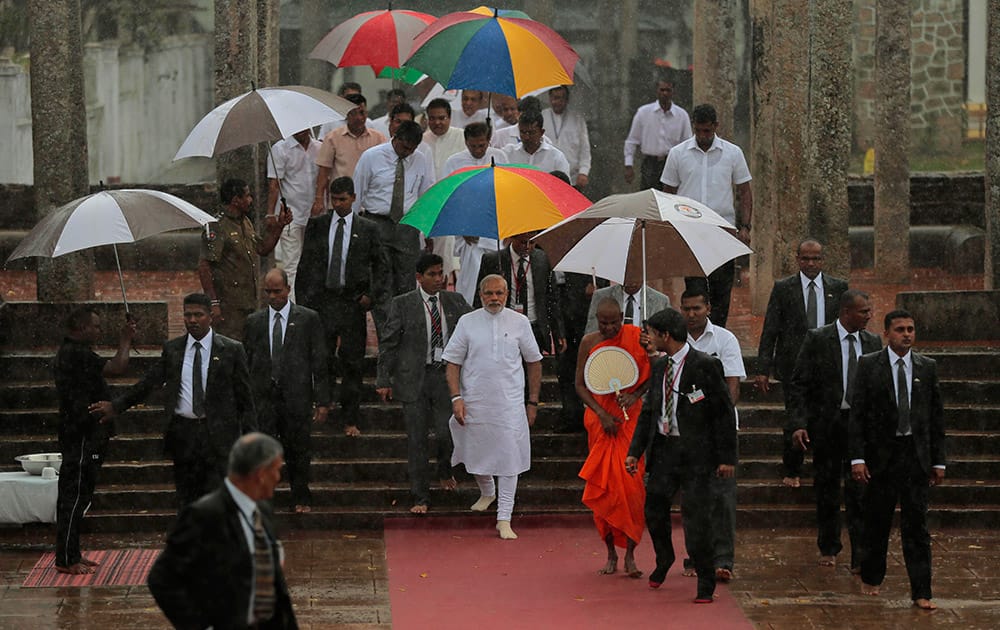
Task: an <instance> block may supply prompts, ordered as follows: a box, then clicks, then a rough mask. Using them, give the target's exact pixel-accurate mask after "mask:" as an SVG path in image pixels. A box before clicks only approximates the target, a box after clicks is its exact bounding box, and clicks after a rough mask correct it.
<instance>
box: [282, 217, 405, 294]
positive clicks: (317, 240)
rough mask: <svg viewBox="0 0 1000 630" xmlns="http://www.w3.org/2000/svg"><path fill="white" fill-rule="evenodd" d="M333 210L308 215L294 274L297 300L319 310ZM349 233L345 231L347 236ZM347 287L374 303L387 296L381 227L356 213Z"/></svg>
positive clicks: (386, 272) (385, 265)
mask: <svg viewBox="0 0 1000 630" xmlns="http://www.w3.org/2000/svg"><path fill="white" fill-rule="evenodd" d="M335 218H339V217H337V216H336V213H334V212H327V213H326V214H324V215H321V216H318V217H313V218H311V219H309V223H308V224H306V231H305V234H304V235H303V237H302V257H301V258H300V259H299V267H298V271H297V272H296V275H295V296H296V299H297V300H298V303H299V304H301V305H302V306H307V307H309V308H311V309H313V310H316V311H318V310H320V307H321V305H322V299H323V294H324V292H325V291H326V273H327V269H328V267H329V265H330V224H331V223H332V222H333V220H334V219H335ZM346 237H347V235H346V234H345V240H346ZM344 277H345V285H344V288H345V290H346V291H347V292H348V293H349V294H350V295H353V296H354V297H355V298H359V297H361V296H362V295H367V296H368V297H370V298H371V300H372V302H373V304H381V303H383V302H385V301H386V300H388V296H389V287H390V286H391V282H390V279H389V261H388V258H387V257H386V252H385V248H384V246H383V244H382V241H381V239H379V236H378V228H377V227H376V226H375V224H374V223H372V222H371V221H370V220H368V219H365V218H363V217H359V216H357V215H355V216H354V218H353V221H352V223H351V234H350V245H349V246H348V248H347V265H346V269H345V271H344Z"/></svg>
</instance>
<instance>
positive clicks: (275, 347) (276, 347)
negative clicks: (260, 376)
mask: <svg viewBox="0 0 1000 630" xmlns="http://www.w3.org/2000/svg"><path fill="white" fill-rule="evenodd" d="M283 344H284V335H282V334H281V313H275V314H274V328H273V329H272V330H271V379H272V380H278V375H279V374H281V348H282V345H283Z"/></svg>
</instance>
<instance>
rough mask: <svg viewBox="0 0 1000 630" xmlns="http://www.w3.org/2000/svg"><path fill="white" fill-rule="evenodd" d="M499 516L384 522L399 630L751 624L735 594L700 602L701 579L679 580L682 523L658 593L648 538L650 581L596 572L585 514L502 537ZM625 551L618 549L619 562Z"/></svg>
mask: <svg viewBox="0 0 1000 630" xmlns="http://www.w3.org/2000/svg"><path fill="white" fill-rule="evenodd" d="M494 525H495V521H493V519H491V518H475V517H470V518H434V517H428V518H400V519H386V522H385V546H386V555H387V556H388V568H389V591H390V599H391V603H392V627H393V628H394V630H407V629H408V628H414V629H420V630H424V629H426V628H435V629H436V630H446V629H450V628H456V629H458V628H461V629H468V628H473V629H474V630H489V629H492V628H503V629H510V630H513V629H517V630H528V629H533V628H546V629H550V628H574V629H575V628H601V629H604V630H606V629H607V628H641V627H646V626H650V625H651V624H652V626H660V627H669V628H683V629H685V630H687V629H697V628H712V629H719V630H728V629H729V628H752V627H753V626H752V625H751V624H750V622H749V621H747V619H746V617H744V616H743V612H742V611H741V610H740V608H739V606H738V605H737V604H736V600H735V599H734V598H733V597H732V595H730V593H729V590H728V587H727V586H723V585H719V586H718V587H717V588H716V591H715V593H716V600H715V603H713V604H708V605H696V604H693V603H692V602H691V600H692V599H693V598H694V594H695V579H694V578H685V577H681V575H680V571H681V566H680V565H681V559H682V558H683V557H684V555H685V554H684V535H683V531H682V529H681V527H680V521H679V520H678V519H677V517H675V522H674V548H675V549H676V550H677V552H678V560H677V562H676V563H675V564H674V566H673V567H672V568H671V569H670V573H669V574H668V575H667V580H666V582H664V583H663V586H661V587H660V588H659V589H657V590H653V589H650V588H649V587H648V586H647V580H646V575H648V573H649V571H650V570H651V569H652V568H653V566H654V562H653V548H652V545H651V544H650V543H649V540H648V537H644V538H643V540H642V542H641V543H640V544H639V547H638V549H637V550H636V563H637V564H638V565H639V568H640V569H642V571H643V572H644V575H643V577H642V578H641V579H638V580H635V579H630V578H627V577H625V576H624V575H623V574H622V573H621V560H619V573H616V574H614V575H598V574H597V570H598V569H599V568H600V567H601V566H603V564H604V562H605V559H606V554H607V552H606V548H605V546H604V543H603V541H601V540H600V538H598V535H597V530H596V529H595V528H594V525H593V522H592V520H591V519H590V518H586V517H552V516H549V517H517V516H515V518H514V521H513V523H512V525H513V527H514V530H515V531H516V532H517V534H518V536H519V538H518V540H513V541H504V540H500V539H499V538H498V537H497V534H496V530H495V529H494ZM623 554H624V551H623V550H619V554H618V555H619V557H621V556H623Z"/></svg>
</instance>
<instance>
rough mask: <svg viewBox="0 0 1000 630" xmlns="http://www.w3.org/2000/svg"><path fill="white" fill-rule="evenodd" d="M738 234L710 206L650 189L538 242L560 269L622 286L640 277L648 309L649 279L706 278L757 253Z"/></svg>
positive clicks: (601, 207) (613, 200)
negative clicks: (631, 279)
mask: <svg viewBox="0 0 1000 630" xmlns="http://www.w3.org/2000/svg"><path fill="white" fill-rule="evenodd" d="M647 232H648V236H647ZM734 233H735V228H733V226H732V225H730V224H729V222H728V221H726V220H725V219H723V218H722V217H720V216H719V215H718V214H717V213H715V212H714V211H712V210H711V209H710V208H709V207H708V206H706V205H704V204H702V203H699V202H697V201H695V200H693V199H689V198H687V197H682V196H680V195H671V194H668V193H664V192H660V191H658V190H653V189H648V190H643V191H640V192H637V193H630V194H626V195H611V196H610V197H605V198H604V199H602V200H600V201H598V202H597V203H595V204H594V205H592V206H591V207H589V208H587V209H586V210H584V211H583V212H580V213H578V214H575V215H573V216H572V217H569V218H567V219H564V220H562V221H560V222H559V223H557V224H556V225H554V226H552V227H550V228H549V229H547V230H545V231H544V232H542V233H541V234H539V235H538V236H536V237H535V239H534V240H535V241H536V242H537V243H538V244H539V245H540V246H541V247H542V248H543V249H544V250H545V253H546V255H547V256H548V257H549V260H550V261H551V262H552V263H553V264H554V268H555V269H556V270H558V271H574V272H577V273H588V274H592V275H595V276H600V277H602V278H607V279H609V280H614V281H616V282H619V283H624V282H625V279H626V278H635V277H636V276H637V275H639V273H641V274H642V284H643V308H644V309H645V303H646V301H645V286H646V281H647V279H648V278H649V277H653V278H661V279H663V278H670V277H678V276H707V275H708V274H710V273H711V272H712V271H714V270H715V269H717V268H718V267H720V266H721V265H722V264H723V263H726V262H728V261H730V260H733V259H734V258H738V257H740V256H743V255H744V254H750V253H753V250H751V249H750V248H749V247H747V246H746V245H745V244H744V243H743V242H742V241H740V240H739V239H738V238H736V237H735V236H734ZM643 312H645V311H643Z"/></svg>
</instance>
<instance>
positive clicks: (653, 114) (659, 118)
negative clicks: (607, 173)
mask: <svg viewBox="0 0 1000 630" xmlns="http://www.w3.org/2000/svg"><path fill="white" fill-rule="evenodd" d="M690 137H691V119H690V118H688V113H687V112H686V111H684V108H683V107H681V106H679V105H678V104H677V103H671V104H670V109H669V110H664V109H663V108H662V107H660V103H659V101H653V102H652V103H647V104H645V105H643V106H642V107H640V108H639V109H638V110H636V112H635V116H633V117H632V127H631V128H630V129H629V132H628V137H627V138H626V139H625V166H632V164H633V162H634V160H635V150H636V148H638V149H639V151H640V152H642V154H643V155H649V156H653V157H656V158H660V159H663V158H664V157H666V155H667V153H669V152H670V149H672V148H673V147H674V146H676V145H677V144H679V143H681V142H683V141H684V140H686V139H688V138H690Z"/></svg>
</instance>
